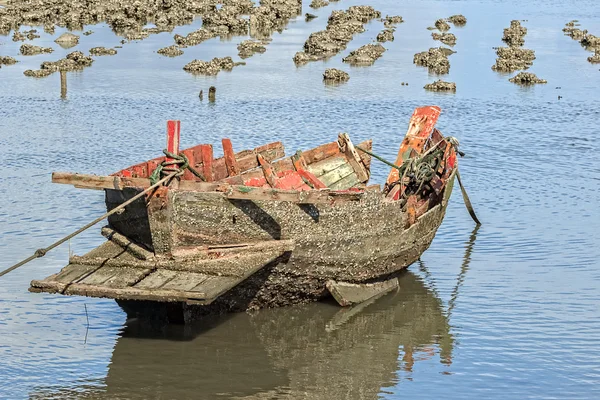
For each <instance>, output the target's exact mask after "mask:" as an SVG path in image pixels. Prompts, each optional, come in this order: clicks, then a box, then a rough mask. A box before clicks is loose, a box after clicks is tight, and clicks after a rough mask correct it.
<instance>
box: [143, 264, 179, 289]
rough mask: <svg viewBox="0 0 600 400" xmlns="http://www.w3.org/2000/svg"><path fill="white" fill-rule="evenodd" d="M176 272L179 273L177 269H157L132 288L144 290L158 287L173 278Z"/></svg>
mask: <svg viewBox="0 0 600 400" xmlns="http://www.w3.org/2000/svg"><path fill="white" fill-rule="evenodd" d="M177 274H179V272H177V271H170V270H166V269H159V270H156V271H155V272H153V273H151V274H150V275H148V276H147V277H145V278H144V279H142V280H141V281H140V282H138V283H137V284H136V285H135V286H134V288H136V289H144V290H155V289H160V288H161V287H162V286H163V285H165V284H166V283H167V282H169V281H170V280H171V279H173V278H175V277H176V276H177Z"/></svg>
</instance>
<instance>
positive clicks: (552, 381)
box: [0, 0, 600, 399]
mask: <svg viewBox="0 0 600 400" xmlns="http://www.w3.org/2000/svg"><path fill="white" fill-rule="evenodd" d="M365 3H367V2H365V1H362V2H361V1H354V0H342V1H340V2H339V3H333V4H332V5H331V6H329V7H326V8H323V9H320V10H317V11H313V10H311V9H309V8H308V7H307V4H308V2H306V4H305V8H304V12H312V13H314V14H317V15H318V16H319V18H317V19H315V20H313V21H311V22H309V23H306V22H305V21H304V19H303V18H301V17H299V18H298V19H297V20H295V21H292V22H291V23H290V24H289V25H288V28H287V30H285V31H284V32H283V33H282V34H279V33H276V34H275V35H274V37H273V39H274V40H273V42H272V43H271V44H270V45H269V46H268V48H267V52H266V53H265V54H263V55H255V56H254V57H252V58H249V59H247V60H246V61H247V65H246V66H241V67H237V68H235V69H234V70H233V71H232V72H230V73H227V72H222V73H220V74H219V75H218V77H216V78H215V77H206V78H205V77H194V76H192V75H189V74H187V73H186V72H184V71H183V70H182V69H181V68H182V67H183V65H185V64H186V63H187V62H189V61H191V60H192V59H194V58H200V59H209V58H212V57H215V56H225V55H231V56H234V55H236V54H237V50H236V49H235V47H236V45H237V44H238V43H239V42H240V41H241V40H242V39H243V38H234V39H233V40H231V41H221V40H219V39H214V40H211V41H208V42H205V43H203V44H201V45H199V46H196V47H191V48H188V49H185V54H184V55H183V56H181V57H177V58H174V59H168V58H163V57H161V56H159V55H157V54H156V53H155V51H156V50H157V49H159V48H161V47H164V46H166V45H170V44H172V35H173V34H170V33H163V34H159V35H154V36H151V37H150V38H148V39H146V40H144V41H142V42H137V43H129V44H126V45H124V47H123V48H122V49H119V54H118V55H116V56H114V57H97V58H96V61H95V62H94V65H93V66H92V67H91V68H87V69H85V70H84V71H83V72H81V73H69V75H68V86H69V88H68V96H67V99H66V100H61V99H60V82H59V76H58V75H57V74H55V75H52V76H50V77H48V78H44V79H39V80H36V79H32V78H26V77H25V76H23V75H22V72H23V71H24V70H25V69H29V68H38V66H39V64H40V63H41V62H42V61H46V60H56V59H58V58H61V57H63V56H64V55H65V54H66V53H68V52H70V51H72V50H68V51H67V50H63V49H61V48H60V47H58V46H56V45H55V44H54V43H53V42H52V38H50V37H49V36H48V35H45V34H43V36H42V38H41V39H38V40H37V41H36V42H35V44H38V45H50V46H52V47H54V48H55V52H54V53H53V54H51V55H40V56H32V57H18V58H19V60H20V61H21V62H20V63H18V64H16V65H14V66H3V67H2V69H0V104H1V108H0V159H1V160H2V163H1V166H0V183H1V184H2V185H1V187H2V190H1V191H0V204H2V205H3V206H2V208H0V254H2V260H3V262H2V266H1V267H2V268H5V267H8V266H9V265H11V264H12V263H14V262H16V261H18V260H20V259H23V258H25V257H27V256H29V255H30V254H32V253H33V251H34V250H35V249H36V248H39V247H42V246H46V245H48V244H49V243H51V242H53V241H54V240H56V239H58V238H60V237H62V236H64V235H66V234H68V233H69V232H71V231H72V230H74V229H76V228H78V227H80V226H81V225H83V224H84V223H86V222H88V221H89V220H91V219H93V218H95V217H96V216H97V215H101V214H102V213H103V211H104V199H103V196H102V193H101V192H96V191H85V190H76V189H74V188H72V187H69V186H62V185H52V184H51V183H50V173H51V171H78V172H87V173H97V174H108V173H111V172H114V171H115V170H117V169H120V168H121V167H124V166H127V165H131V164H134V163H135V162H138V161H140V160H145V159H149V158H152V157H155V156H157V155H158V154H159V153H160V149H162V148H163V147H164V129H165V120H167V119H180V120H182V142H183V143H182V145H184V146H191V145H194V144H197V143H215V144H217V143H218V142H219V140H220V138H222V137H231V138H232V140H233V144H234V147H235V148H236V149H243V148H249V147H255V146H257V145H260V144H262V143H264V142H267V141H271V140H272V139H273V138H280V139H281V140H283V141H284V143H285V145H286V148H287V149H288V153H293V152H294V150H296V149H297V148H307V147H311V146H312V144H313V143H314V142H315V141H316V142H320V143H321V142H327V141H331V140H333V139H334V138H335V137H336V135H337V133H338V132H340V131H346V132H349V133H350V134H351V136H352V137H353V139H354V141H355V142H359V141H361V140H363V139H367V138H373V139H374V148H375V151H376V152H378V153H380V154H382V155H384V156H386V157H388V158H393V156H394V154H395V153H396V152H397V149H398V145H399V141H400V139H401V137H402V136H403V135H404V132H405V129H406V124H407V122H408V118H409V116H410V114H411V112H412V109H414V107H416V106H420V105H424V104H438V105H440V106H441V107H442V109H443V110H444V112H443V114H442V116H441V118H440V121H439V127H440V129H441V130H442V131H443V132H444V133H445V134H447V135H452V136H456V137H458V138H459V139H460V141H461V145H462V150H463V151H465V152H466V153H467V156H466V157H465V158H464V159H461V160H460V166H461V172H462V176H463V180H464V181H465V184H466V185H467V188H468V191H469V194H470V196H471V200H472V201H473V203H474V205H475V207H476V210H477V212H478V214H479V217H480V219H481V220H482V221H483V225H482V226H481V228H480V229H479V230H477V231H473V223H472V221H471V220H470V218H469V216H468V214H467V212H466V211H465V209H464V206H463V204H462V200H461V197H460V193H458V190H457V193H454V196H453V198H452V201H451V203H450V206H449V210H448V214H447V216H446V219H445V221H444V223H443V225H442V227H441V228H440V230H439V232H438V234H437V236H436V239H435V241H434V243H433V244H432V246H431V248H430V249H429V250H428V251H427V252H426V253H425V254H424V255H423V257H422V262H420V263H419V264H416V265H413V266H411V268H410V269H409V272H407V273H406V274H405V275H404V276H403V277H402V279H401V289H400V291H399V292H398V293H396V294H393V295H389V296H387V297H385V298H383V299H381V300H380V301H377V302H375V303H373V304H368V305H366V306H365V307H364V308H363V309H361V310H355V311H351V312H347V311H345V310H340V309H339V308H338V307H336V306H334V305H332V304H329V303H323V304H314V305H309V306H305V307H297V308H288V309H280V310H265V311H261V312H258V313H256V314H253V315H247V314H236V315H231V316H225V317H222V318H216V319H215V320H214V321H210V323H209V322H206V324H205V325H203V326H196V327H187V328H182V327H165V328H163V329H162V330H151V329H149V328H148V327H145V326H140V325H139V324H138V323H136V322H133V321H130V322H126V321H125V315H124V313H123V312H122V311H121V310H120V309H119V307H118V306H117V305H116V304H115V303H114V302H112V301H108V300H98V299H88V298H79V297H77V298H75V297H61V296H51V295H43V294H30V293H28V292H27V288H28V286H29V281H30V280H31V279H34V278H42V277H45V276H47V275H50V274H52V273H54V272H56V271H58V270H59V269H60V268H61V267H63V266H64V265H65V264H66V262H67V258H68V253H69V251H73V252H75V253H77V254H83V253H85V252H86V251H88V250H90V249H92V248H93V247H95V246H97V245H99V244H100V243H102V242H103V238H102V236H100V235H99V232H98V230H99V227H98V228H97V229H91V230H90V231H88V232H86V233H84V234H82V235H80V236H79V237H77V238H76V239H74V240H73V241H72V243H71V245H70V248H69V246H67V245H63V246H61V247H60V248H58V249H57V250H55V251H53V252H50V253H49V254H48V255H47V256H46V257H45V258H43V259H41V260H36V261H35V262H32V263H31V264H29V265H28V266H26V267H23V268H21V269H19V270H17V271H14V272H13V273H11V274H10V275H7V276H5V277H3V278H0V337H1V338H2V339H1V340H0V359H1V360H2V362H0V397H2V398H24V397H34V398H48V397H53V396H54V397H62V398H64V397H84V398H85V397H88V398H169V399H170V398H215V397H223V398H230V397H236V398H311V399H312V398H348V399H354V398H356V399H362V398H365V399H367V398H376V397H378V396H379V397H382V398H389V399H395V398H420V397H423V398H438V397H444V398H456V399H463V398H481V397H483V398H498V399H500V398H513V399H523V398H534V399H542V398H543V399H548V398H569V399H596V398H598V397H599V396H600V385H599V383H600V348H599V347H598V345H597V343H598V342H599V341H600V308H599V304H600V270H599V267H600V261H598V260H599V257H600V233H599V232H600V231H599V230H598V222H599V221H600V212H599V211H598V207H597V204H596V203H597V202H596V201H595V200H593V199H594V198H595V195H596V194H597V193H598V191H599V190H600V165H599V164H598V161H597V160H596V159H597V157H596V154H597V152H598V151H600V145H599V144H598V141H596V140H595V136H596V134H597V133H598V130H599V129H598V128H599V126H598V122H597V121H598V118H599V116H600V99H599V98H598V96H597V93H598V91H599V90H600V79H599V78H600V71H598V68H599V66H598V65H593V64H590V63H588V62H587V60H586V58H587V57H588V56H589V55H590V53H588V52H587V51H585V50H584V49H583V48H582V47H581V46H580V45H579V44H578V43H577V42H575V41H573V40H571V39H570V38H569V37H566V36H563V33H562V32H561V29H562V27H563V26H564V24H565V23H566V22H568V21H569V20H571V19H579V20H580V22H581V24H582V26H583V27H584V28H587V29H589V30H590V32H591V33H594V34H596V35H600V22H599V21H600V18H599V17H600V8H598V6H597V5H596V2H594V1H577V2H575V1H560V2H559V1H553V0H540V1H532V2H516V1H504V2H501V3H499V2H486V1H424V2H418V3H416V2H412V3H408V2H406V3H405V2H402V3H397V2H384V1H372V2H368V4H372V5H373V6H375V7H376V8H377V9H379V10H381V11H382V13H383V14H384V15H385V14H390V15H395V14H400V15H402V16H403V17H404V19H405V21H406V22H405V23H404V24H400V25H399V26H398V28H397V30H396V34H395V36H396V40H395V41H394V42H391V43H386V44H385V47H386V48H387V49H388V51H387V52H386V53H385V54H384V55H383V57H382V58H381V59H379V60H378V61H376V62H375V64H374V65H373V66H372V67H368V68H350V67H347V66H345V65H343V63H342V62H341V57H342V56H345V55H347V53H348V52H349V51H350V50H353V49H355V48H357V47H358V46H360V45H362V44H365V43H368V42H370V41H371V40H373V39H374V38H375V36H376V35H377V33H378V32H379V30H380V29H381V27H382V24H381V23H380V22H372V23H370V24H369V25H367V31H366V32H365V33H363V34H361V35H357V36H356V37H355V40H353V42H351V43H350V45H349V46H348V49H347V50H346V51H345V52H342V54H340V55H338V56H337V57H334V58H333V59H330V60H328V61H327V62H316V63H310V64H308V65H307V66H304V67H301V68H296V67H295V65H294V63H293V62H292V57H293V55H294V53H295V52H296V51H299V50H300V49H301V47H302V44H303V43H304V41H305V40H306V38H307V37H308V35H309V33H310V32H313V31H316V30H319V29H322V28H323V27H324V26H325V25H326V17H327V16H328V15H329V13H330V12H331V10H332V9H341V8H346V7H348V6H350V5H355V4H365ZM457 13H462V14H464V15H465V16H466V17H467V18H468V23H467V25H466V26H465V27H464V28H460V29H459V28H454V27H453V28H452V30H451V32H454V33H455V34H456V35H457V37H458V44H457V45H456V46H455V47H454V48H455V50H456V51H457V53H456V54H454V55H452V56H451V57H450V62H451V70H450V74H449V75H448V76H447V77H446V78H444V79H446V80H450V81H454V82H456V83H457V86H458V90H457V92H456V94H436V93H429V92H426V91H424V90H423V89H422V87H423V85H424V84H425V83H428V82H431V81H433V80H434V79H435V77H434V76H428V73H427V71H426V69H423V68H420V67H416V66H414V65H413V64H412V57H413V55H414V54H415V53H416V52H419V51H423V50H426V49H428V48H429V47H432V46H437V45H439V44H438V42H434V41H433V40H432V39H431V37H430V34H431V32H430V31H428V30H426V27H427V26H430V25H432V24H433V22H434V21H435V20H436V19H437V18H442V17H447V16H450V15H452V14H457ZM511 19H525V20H527V21H526V22H524V23H523V24H524V25H525V26H526V27H527V28H528V34H527V36H525V47H526V48H529V49H533V50H535V51H536V56H537V59H536V60H535V62H534V65H533V67H532V68H531V69H530V71H531V72H534V73H536V74H537V75H538V76H540V77H541V78H544V79H547V80H548V84H547V85H538V86H535V87H532V88H521V87H518V86H516V85H514V84H512V83H509V82H508V76H506V75H500V74H497V73H495V72H493V71H492V70H491V68H490V67H491V66H492V64H493V63H494V60H495V54H494V51H493V50H492V47H494V46H499V45H502V43H501V41H500V38H501V37H502V29H503V28H505V27H507V26H508V25H509V23H510V20H511ZM198 26H200V22H195V23H194V24H193V25H190V26H184V27H179V28H177V29H176V32H178V33H187V32H189V31H192V30H195V29H197V28H198ZM87 28H91V29H92V30H94V32H95V33H94V34H93V35H91V36H82V37H81V42H80V44H79V45H78V46H77V47H76V48H75V49H77V50H82V51H87V50H88V49H89V48H91V47H94V46H99V45H103V46H107V47H109V46H113V45H117V44H119V43H118V42H119V40H120V38H117V37H116V36H115V35H114V34H113V33H112V32H110V30H109V29H107V28H106V27H105V26H93V27H86V29H87ZM61 32H62V31H60V30H57V32H56V34H55V35H54V36H53V38H54V37H56V36H58V35H59V34H60V33H61ZM0 43H1V44H0V55H14V56H16V55H17V54H18V47H19V46H20V44H21V43H20V42H19V43H14V42H12V41H11V40H10V36H9V37H0ZM234 58H235V57H234ZM325 67H342V68H343V69H345V70H347V71H349V72H350V76H351V79H350V81H349V82H348V83H347V84H344V85H341V86H336V87H330V86H325V85H323V83H322V81H321V75H322V73H323V71H324V69H325ZM400 82H408V83H409V86H401V85H400ZM210 85H215V86H216V87H217V101H216V103H214V104H209V103H208V102H206V100H205V102H200V101H199V100H198V92H199V90H200V89H204V92H205V93H206V92H207V89H208V87H209V86H210ZM557 87H560V89H556V88H557ZM558 95H560V96H563V98H562V99H560V100H559V99H558ZM594 160H596V161H594ZM373 167H374V176H373V181H374V182H381V181H382V180H383V179H384V176H385V175H386V174H387V168H386V167H384V166H382V165H378V164H374V166H373ZM86 310H87V312H86ZM86 314H87V315H86ZM88 319H89V329H87V321H88Z"/></svg>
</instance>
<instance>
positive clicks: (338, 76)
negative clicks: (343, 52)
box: [323, 68, 350, 82]
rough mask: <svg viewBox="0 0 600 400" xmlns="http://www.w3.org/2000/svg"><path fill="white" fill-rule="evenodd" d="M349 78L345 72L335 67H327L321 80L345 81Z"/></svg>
mask: <svg viewBox="0 0 600 400" xmlns="http://www.w3.org/2000/svg"><path fill="white" fill-rule="evenodd" d="M349 79H350V75H348V73H347V72H345V71H342V70H340V69H336V68H327V69H326V70H325V73H323V80H324V81H327V82H346V81H348V80H349Z"/></svg>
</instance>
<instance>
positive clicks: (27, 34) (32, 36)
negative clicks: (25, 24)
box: [24, 29, 41, 40]
mask: <svg viewBox="0 0 600 400" xmlns="http://www.w3.org/2000/svg"><path fill="white" fill-rule="evenodd" d="M24 34H25V37H26V38H27V40H34V39H38V38H40V37H41V36H40V35H38V34H37V29H31V30H29V31H25V32H24Z"/></svg>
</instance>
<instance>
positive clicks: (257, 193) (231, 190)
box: [52, 164, 362, 204]
mask: <svg viewBox="0 0 600 400" xmlns="http://www.w3.org/2000/svg"><path fill="white" fill-rule="evenodd" d="M346 168H347V170H346V172H347V174H346V175H345V176H347V175H349V174H350V173H352V172H353V170H352V167H351V166H350V165H349V164H346ZM260 172H261V173H262V171H260ZM345 176H343V177H345ZM52 177H53V178H52V181H53V182H55V183H69V184H74V185H75V186H77V187H85V188H93V189H114V188H115V187H116V188H117V189H124V188H126V187H135V188H139V189H144V188H147V187H149V186H150V181H149V180H148V179H142V178H119V177H116V176H110V177H108V176H96V175H83V174H69V173H53V174H52ZM321 180H322V179H321ZM337 180H339V179H337ZM337 180H336V181H337ZM323 183H325V182H323ZM179 190H185V191H197V192H214V193H215V194H220V195H222V196H225V197H227V198H229V199H239V200H253V201H258V200H273V201H290V202H294V203H299V204H311V203H331V202H332V200H333V199H332V198H331V197H330V194H329V191H328V190H325V189H323V190H310V191H297V190H280V189H265V188H258V187H250V186H243V185H228V184H222V183H217V182H192V181H181V182H180V185H179ZM361 194H362V193H359V192H356V193H348V194H344V195H339V194H336V196H335V201H336V202H344V201H357V200H360V196H361Z"/></svg>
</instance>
